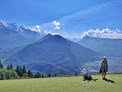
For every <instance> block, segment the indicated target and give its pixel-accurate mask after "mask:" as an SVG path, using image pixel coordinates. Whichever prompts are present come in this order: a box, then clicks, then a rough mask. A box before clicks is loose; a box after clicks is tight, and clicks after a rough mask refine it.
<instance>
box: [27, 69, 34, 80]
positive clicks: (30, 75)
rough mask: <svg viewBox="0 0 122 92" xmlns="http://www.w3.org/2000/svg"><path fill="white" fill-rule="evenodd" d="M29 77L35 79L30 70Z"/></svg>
mask: <svg viewBox="0 0 122 92" xmlns="http://www.w3.org/2000/svg"><path fill="white" fill-rule="evenodd" d="M28 77H31V78H33V74H32V72H31V71H30V70H28Z"/></svg>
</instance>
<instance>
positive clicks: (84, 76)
mask: <svg viewBox="0 0 122 92" xmlns="http://www.w3.org/2000/svg"><path fill="white" fill-rule="evenodd" d="M83 80H84V81H85V80H88V81H90V80H93V78H92V77H91V76H90V75H89V74H84V75H83Z"/></svg>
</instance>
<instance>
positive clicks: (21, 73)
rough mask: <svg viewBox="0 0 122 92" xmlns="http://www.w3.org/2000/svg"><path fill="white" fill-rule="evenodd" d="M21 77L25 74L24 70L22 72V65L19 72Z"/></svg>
mask: <svg viewBox="0 0 122 92" xmlns="http://www.w3.org/2000/svg"><path fill="white" fill-rule="evenodd" d="M18 75H19V76H20V77H22V75H23V72H22V67H21V65H20V67H19V74H18Z"/></svg>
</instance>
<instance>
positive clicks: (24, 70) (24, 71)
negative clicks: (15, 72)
mask: <svg viewBox="0 0 122 92" xmlns="http://www.w3.org/2000/svg"><path fill="white" fill-rule="evenodd" d="M22 71H23V74H24V73H26V68H25V65H23V70H22Z"/></svg>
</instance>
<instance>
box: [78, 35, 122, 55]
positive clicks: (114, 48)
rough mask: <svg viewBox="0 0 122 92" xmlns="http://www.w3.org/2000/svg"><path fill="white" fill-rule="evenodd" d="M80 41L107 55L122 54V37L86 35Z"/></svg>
mask: <svg viewBox="0 0 122 92" xmlns="http://www.w3.org/2000/svg"><path fill="white" fill-rule="evenodd" d="M78 43H79V44H81V45H83V46H85V47H87V48H90V49H92V50H94V51H97V52H99V53H102V54H104V55H107V56H121V55H122V39H108V38H99V37H89V36H85V37H84V38H83V39H81V40H80V41H79V42H78Z"/></svg>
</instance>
